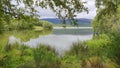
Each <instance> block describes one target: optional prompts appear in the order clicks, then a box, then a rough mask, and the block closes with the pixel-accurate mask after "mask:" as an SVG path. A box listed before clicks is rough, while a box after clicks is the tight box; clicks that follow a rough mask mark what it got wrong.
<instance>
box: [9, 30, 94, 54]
mask: <svg viewBox="0 0 120 68" xmlns="http://www.w3.org/2000/svg"><path fill="white" fill-rule="evenodd" d="M42 33H45V32H42ZM18 35H19V34H18ZM22 35H25V36H23V37H22V36H21V34H20V38H16V36H14V35H13V36H11V37H10V38H9V41H10V42H9V43H11V42H13V41H15V40H17V41H16V42H19V40H22V41H23V39H24V38H26V36H27V38H29V40H28V41H23V42H21V41H20V42H21V44H25V45H27V46H30V47H37V46H38V45H40V44H45V45H47V46H50V47H52V48H54V49H55V51H56V52H57V53H58V55H63V54H64V53H65V51H68V50H70V48H71V46H72V44H73V42H76V41H84V40H89V39H91V38H92V30H91V29H54V30H53V33H51V34H49V35H45V34H44V35H43V34H41V33H39V32H36V31H35V32H33V33H32V32H28V33H25V32H24V33H22ZM34 36H35V37H34ZM21 37H22V38H21Z"/></svg>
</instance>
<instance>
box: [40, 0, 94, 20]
mask: <svg viewBox="0 0 120 68" xmlns="http://www.w3.org/2000/svg"><path fill="white" fill-rule="evenodd" d="M84 1H86V2H87V4H86V6H87V7H88V9H89V14H87V13H86V12H82V13H79V14H77V18H90V19H93V18H94V17H95V15H96V8H95V0H84ZM39 10H40V13H39V15H40V18H56V17H57V16H56V15H55V13H54V12H52V11H51V10H50V9H49V8H48V9H41V8H40V9H39Z"/></svg>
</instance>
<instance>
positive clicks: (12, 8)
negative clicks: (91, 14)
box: [0, 0, 87, 24]
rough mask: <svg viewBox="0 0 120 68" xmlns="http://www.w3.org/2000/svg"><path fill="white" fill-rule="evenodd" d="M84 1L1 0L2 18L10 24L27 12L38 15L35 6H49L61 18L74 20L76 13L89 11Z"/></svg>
mask: <svg viewBox="0 0 120 68" xmlns="http://www.w3.org/2000/svg"><path fill="white" fill-rule="evenodd" d="M84 3H85V2H82V1H81V0H57V1H56V0H0V14H2V16H1V17H0V19H1V18H4V20H5V21H6V22H7V24H9V22H10V19H11V18H12V19H13V18H17V19H21V18H23V19H24V17H23V15H25V14H26V13H27V14H28V15H30V16H38V15H37V10H36V9H35V7H42V8H48V7H49V8H51V9H52V10H53V11H54V12H55V13H56V15H57V16H58V17H59V18H61V19H65V18H69V19H71V20H74V17H76V13H80V12H83V11H87V8H86V7H85V6H84ZM21 5H22V6H21ZM63 13H64V14H63ZM1 23H3V22H1Z"/></svg>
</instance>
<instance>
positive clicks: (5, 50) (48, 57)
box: [0, 0, 120, 68]
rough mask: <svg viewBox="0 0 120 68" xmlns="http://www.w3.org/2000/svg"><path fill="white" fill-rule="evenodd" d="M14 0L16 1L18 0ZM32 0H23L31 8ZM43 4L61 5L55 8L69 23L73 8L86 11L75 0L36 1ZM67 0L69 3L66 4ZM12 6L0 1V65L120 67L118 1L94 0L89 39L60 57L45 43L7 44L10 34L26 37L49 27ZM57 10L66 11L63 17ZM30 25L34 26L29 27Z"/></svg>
mask: <svg viewBox="0 0 120 68" xmlns="http://www.w3.org/2000/svg"><path fill="white" fill-rule="evenodd" d="M15 1H16V0H15ZM17 1H18V3H19V0H17ZM32 2H33V0H26V1H24V2H23V3H24V4H25V5H27V7H29V8H30V9H31V11H34V10H33V9H34V8H33V6H31V3H32ZM46 4H49V6H50V7H51V8H52V10H53V11H55V10H57V9H55V8H54V6H53V5H55V7H56V8H61V9H58V10H59V11H58V12H57V11H55V12H56V13H57V14H58V16H59V17H60V18H63V21H64V20H65V19H66V18H70V19H71V21H72V23H74V17H75V12H81V11H87V8H85V7H84V5H83V4H84V3H81V2H79V1H78V0H74V1H71V0H69V1H66V0H65V1H61V0H58V1H56V0H53V3H51V2H49V1H47V2H46V1H43V2H40V3H39V5H40V6H42V7H45V5H46ZM71 4H72V5H73V7H70V6H69V5H71ZM13 6H14V5H11V3H10V1H8V0H1V1H0V16H1V17H0V68H120V1H118V0H96V7H97V8H98V13H97V16H96V17H95V19H94V20H93V23H92V25H93V32H94V37H93V39H91V40H88V41H84V42H80V41H79V42H75V43H73V47H71V50H70V51H67V52H66V53H65V54H64V55H63V56H60V57H58V56H57V53H56V52H55V50H54V49H52V48H51V47H49V46H47V45H43V44H39V45H38V46H37V47H30V46H26V45H25V44H19V43H17V42H15V43H13V44H9V37H10V36H11V35H14V36H16V37H18V38H20V39H21V41H28V40H30V38H35V37H37V36H39V35H40V34H43V35H44V34H46V33H47V30H48V33H50V30H51V29H52V24H50V23H47V22H46V21H42V22H41V20H39V19H38V18H35V17H34V16H27V15H25V14H22V12H20V11H22V10H19V11H17V10H18V9H17V8H15V7H13ZM47 6H48V5H47ZM59 6H62V7H59ZM101 6H102V7H101ZM103 6H104V8H103ZM13 8H14V9H13ZM79 9H80V10H79ZM13 10H14V11H13ZM15 10H16V11H15ZM61 10H65V11H68V12H66V13H65V14H66V15H65V17H61V16H62V14H61V13H62V12H60V11H61ZM16 12H17V13H16ZM24 13H25V12H24ZM16 15H17V18H16ZM63 23H64V24H65V22H63ZM74 24H76V23H74ZM38 26H40V27H38ZM34 28H35V29H36V30H33V31H32V29H34ZM39 29H40V30H39ZM25 30H28V31H27V32H26V31H25ZM44 30H45V31H44Z"/></svg>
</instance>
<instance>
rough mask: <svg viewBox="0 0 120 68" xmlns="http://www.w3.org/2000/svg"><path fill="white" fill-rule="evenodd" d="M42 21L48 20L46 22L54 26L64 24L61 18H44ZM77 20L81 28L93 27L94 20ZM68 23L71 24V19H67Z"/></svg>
mask: <svg viewBox="0 0 120 68" xmlns="http://www.w3.org/2000/svg"><path fill="white" fill-rule="evenodd" d="M41 20H46V21H49V22H52V23H53V24H56V25H59V24H62V21H61V20H60V19H59V18H44V19H41ZM76 20H78V24H79V26H86V27H90V26H91V21H92V19H86V18H79V19H76ZM66 22H67V24H68V25H69V22H70V21H69V19H67V20H66Z"/></svg>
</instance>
